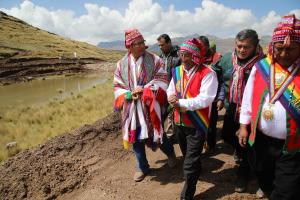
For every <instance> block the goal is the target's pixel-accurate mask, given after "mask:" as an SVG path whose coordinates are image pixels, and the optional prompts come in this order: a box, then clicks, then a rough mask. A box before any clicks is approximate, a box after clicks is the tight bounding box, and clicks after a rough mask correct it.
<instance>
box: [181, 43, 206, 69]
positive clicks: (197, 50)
mask: <svg viewBox="0 0 300 200" xmlns="http://www.w3.org/2000/svg"><path fill="white" fill-rule="evenodd" d="M180 51H187V52H189V53H191V54H192V61H193V63H194V64H196V65H200V64H202V63H203V61H204V56H205V52H206V50H205V46H204V45H203V43H202V42H201V41H200V40H199V39H196V38H193V39H190V40H188V41H186V42H184V43H183V44H182V45H181V46H180Z"/></svg>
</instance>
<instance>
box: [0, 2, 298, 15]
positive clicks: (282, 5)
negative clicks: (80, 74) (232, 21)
mask: <svg viewBox="0 0 300 200" xmlns="http://www.w3.org/2000/svg"><path fill="white" fill-rule="evenodd" d="M22 1H23V0H0V7H2V8H7V9H8V8H11V7H14V6H18V5H19V4H20V3H21V2H22ZM141 1H143V0H141ZM31 2H33V3H34V4H36V5H40V6H45V7H47V8H49V9H51V10H57V9H68V10H73V11H74V12H75V13H76V15H82V14H85V13H86V10H85V9H84V4H85V3H94V4H98V5H102V6H106V7H109V8H113V9H116V10H120V11H121V12H124V11H125V9H126V8H127V6H128V3H129V2H130V1H129V0H32V1H31ZM153 2H157V3H159V4H160V5H161V6H162V7H163V8H168V6H169V5H171V4H173V5H174V6H175V8H176V9H178V10H190V11H193V9H194V8H195V7H198V6H199V5H200V3H201V0H154V1H153ZM185 2H188V3H185ZM215 2H218V3H221V4H224V5H226V6H229V7H232V8H237V9H239V8H244V9H250V10H252V11H253V13H254V14H255V15H256V16H257V17H262V16H263V15H266V13H267V12H268V11H270V10H274V11H276V12H277V13H278V14H280V15H284V14H286V13H288V12H289V11H290V10H294V9H295V8H300V1H299V0H215Z"/></svg>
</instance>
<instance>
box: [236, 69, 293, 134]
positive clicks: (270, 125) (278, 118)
mask: <svg viewBox="0 0 300 200" xmlns="http://www.w3.org/2000/svg"><path fill="white" fill-rule="evenodd" d="M289 69H290V68H289ZM256 71H257V69H256V67H255V66H254V67H253V68H252V71H251V73H250V76H249V79H248V81H247V84H246V87H245V90H244V95H243V101H242V107H241V113H240V123H241V124H250V121H251V114H252V97H253V94H252V91H253V86H254V81H255V73H256ZM268 102H269V94H267V95H266V97H265V99H264V103H263V107H262V109H264V108H265V107H266V106H267V105H268ZM273 112H274V117H273V119H272V120H265V119H264V118H263V116H262V113H261V116H260V117H259V120H258V129H259V130H260V131H262V133H264V134H265V135H267V136H270V137H273V138H278V139H285V138H286V134H287V131H286V110H285V108H284V107H283V106H282V104H281V103H280V101H279V100H277V101H276V102H275V105H274V107H273Z"/></svg>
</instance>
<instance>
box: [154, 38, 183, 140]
mask: <svg viewBox="0 0 300 200" xmlns="http://www.w3.org/2000/svg"><path fill="white" fill-rule="evenodd" d="M157 42H158V46H159V48H160V51H161V52H160V54H159V57H161V58H162V59H163V60H164V63H165V70H166V71H167V73H168V80H169V82H170V81H171V78H172V68H174V67H176V66H179V65H180V62H181V61H180V57H179V47H178V46H177V45H176V46H173V45H172V41H171V38H170V36H169V35H168V34H161V35H160V36H158V38H157ZM164 130H165V132H166V134H167V137H168V139H169V140H170V142H171V143H172V144H174V143H176V138H175V134H174V123H173V109H171V107H170V106H168V109H167V116H166V119H165V120H164Z"/></svg>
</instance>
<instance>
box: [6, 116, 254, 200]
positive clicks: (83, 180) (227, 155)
mask: <svg viewBox="0 0 300 200" xmlns="http://www.w3.org/2000/svg"><path fill="white" fill-rule="evenodd" d="M220 125H221V123H218V126H220ZM175 149H176V154H177V159H178V165H177V166H176V167H175V168H173V169H170V168H169V167H168V165H167V163H166V162H167V160H166V157H165V156H164V155H163V154H162V153H161V152H160V151H159V150H158V151H156V152H152V151H151V150H149V149H147V155H148V160H149V163H150V166H151V168H152V173H151V174H150V175H149V176H147V177H146V178H145V180H144V181H142V182H140V183H135V182H134V181H133V179H132V177H133V174H134V172H135V158H134V154H133V152H132V151H131V150H124V149H123V148H122V137H121V134H120V119H119V116H118V115H116V114H111V115H110V116H108V117H107V118H105V119H103V120H99V121H97V122H96V123H95V124H93V125H85V126H83V127H82V128H80V129H78V130H76V131H74V132H72V133H65V134H63V135H61V136H58V137H55V138H52V139H50V140H49V141H47V142H46V143H45V144H43V145H40V146H38V147H36V148H34V149H30V150H26V151H24V152H21V153H19V154H17V155H16V156H14V157H12V158H10V159H8V160H7V161H6V162H4V163H2V164H1V165H0V199H1V200H18V199H34V200H39V199H61V200H96V199H97V200H102V199H103V200H104V199H105V200H117V199H120V200H121V199H122V200H129V199H141V200H142V199H144V200H148V199H153V200H155V199H163V200H174V199H179V193H180V190H181V187H182V186H183V181H184V180H183V175H182V169H181V166H182V155H181V153H180V150H179V147H178V145H175ZM235 170H236V169H235V164H234V161H233V159H232V150H231V148H230V147H229V146H228V145H226V144H224V143H222V141H218V144H217V149H216V151H215V152H213V153H210V154H204V155H203V172H202V174H201V177H200V180H199V182H198V185H197V191H196V198H195V199H196V200H200V199H233V200H239V199H255V192H256V190H257V184H256V182H255V180H252V181H251V182H250V185H249V187H248V190H247V192H246V193H235V192H234V182H235V173H234V171H235Z"/></svg>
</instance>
